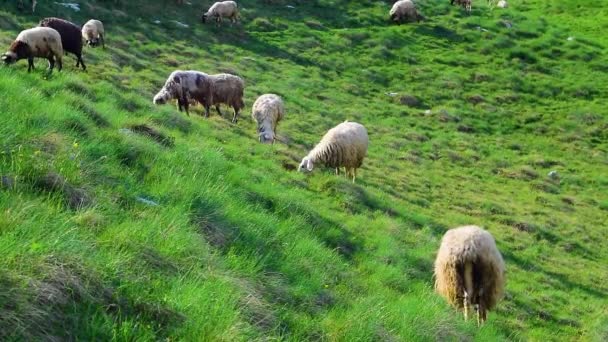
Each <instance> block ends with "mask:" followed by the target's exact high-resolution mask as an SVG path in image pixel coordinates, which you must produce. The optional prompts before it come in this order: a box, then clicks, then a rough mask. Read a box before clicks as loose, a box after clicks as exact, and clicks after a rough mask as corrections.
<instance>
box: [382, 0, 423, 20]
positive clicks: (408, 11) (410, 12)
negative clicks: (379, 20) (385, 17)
mask: <svg viewBox="0 0 608 342" xmlns="http://www.w3.org/2000/svg"><path fill="white" fill-rule="evenodd" d="M389 15H390V18H391V20H392V21H394V22H396V23H397V24H401V23H403V22H407V21H420V20H424V17H423V16H422V15H421V14H420V13H418V10H416V5H414V2H413V1H412V0H399V1H397V2H395V3H394V4H393V7H392V8H391V11H390V12H389Z"/></svg>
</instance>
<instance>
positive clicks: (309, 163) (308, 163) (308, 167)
mask: <svg viewBox="0 0 608 342" xmlns="http://www.w3.org/2000/svg"><path fill="white" fill-rule="evenodd" d="M306 170H308V172H310V171H312V161H311V160H310V159H308V160H307V161H306Z"/></svg>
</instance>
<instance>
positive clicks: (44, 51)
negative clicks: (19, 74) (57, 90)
mask: <svg viewBox="0 0 608 342" xmlns="http://www.w3.org/2000/svg"><path fill="white" fill-rule="evenodd" d="M34 57H38V58H46V59H48V61H49V70H50V71H51V72H52V71H53V67H54V66H55V59H56V60H57V65H58V69H59V71H61V68H62V66H63V63H62V58H63V45H61V35H59V32H57V31H56V30H55V29H52V28H50V27H34V28H31V29H28V30H23V31H21V33H19V35H18V36H17V38H16V39H15V41H14V42H13V43H12V44H11V46H10V47H9V49H8V51H7V52H6V53H5V54H3V55H2V60H4V63H5V64H12V63H15V62H17V61H18V60H20V59H24V58H27V61H28V67H27V71H28V72H30V71H31V70H32V69H34Z"/></svg>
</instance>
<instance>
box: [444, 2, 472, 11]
mask: <svg viewBox="0 0 608 342" xmlns="http://www.w3.org/2000/svg"><path fill="white" fill-rule="evenodd" d="M454 2H455V3H456V5H459V6H461V7H464V9H465V10H466V11H467V12H469V13H470V12H471V6H472V2H473V0H450V5H453V4H454Z"/></svg>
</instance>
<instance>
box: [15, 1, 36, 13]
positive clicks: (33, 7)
mask: <svg viewBox="0 0 608 342" xmlns="http://www.w3.org/2000/svg"><path fill="white" fill-rule="evenodd" d="M36 5H37V2H36V0H32V13H34V12H36ZM23 6H24V5H23V0H19V3H17V7H18V8H19V9H20V10H22V9H23Z"/></svg>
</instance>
